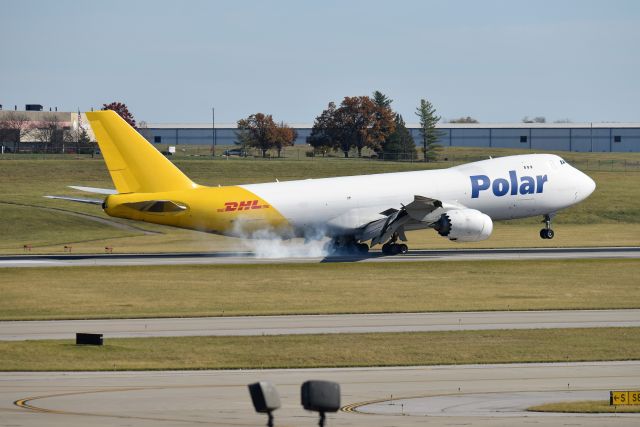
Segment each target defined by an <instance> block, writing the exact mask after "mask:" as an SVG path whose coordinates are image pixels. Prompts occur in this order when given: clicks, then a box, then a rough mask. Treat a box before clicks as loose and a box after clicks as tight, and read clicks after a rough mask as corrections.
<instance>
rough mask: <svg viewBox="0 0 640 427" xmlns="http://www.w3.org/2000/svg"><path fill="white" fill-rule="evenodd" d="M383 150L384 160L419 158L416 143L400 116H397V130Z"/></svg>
mask: <svg viewBox="0 0 640 427" xmlns="http://www.w3.org/2000/svg"><path fill="white" fill-rule="evenodd" d="M382 149H383V153H384V160H414V159H416V158H417V157H418V153H417V152H416V144H415V141H414V140H413V137H412V136H411V133H410V132H409V129H407V126H406V124H405V122H404V120H403V118H402V116H401V115H400V114H396V117H395V130H394V131H393V133H391V135H389V137H388V138H387V140H386V141H385V143H384V145H383V147H382Z"/></svg>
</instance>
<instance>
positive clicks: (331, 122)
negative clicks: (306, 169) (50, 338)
mask: <svg viewBox="0 0 640 427" xmlns="http://www.w3.org/2000/svg"><path fill="white" fill-rule="evenodd" d="M394 129H395V123H394V121H393V112H392V111H391V108H389V107H386V108H383V107H380V106H378V105H376V103H375V102H374V101H372V100H371V98H369V97H368V96H354V97H348V96H347V97H345V98H344V99H343V100H342V103H341V104H340V107H338V108H335V104H333V103H330V104H329V107H328V108H327V109H326V110H324V111H323V112H322V114H321V115H320V116H318V117H316V120H315V122H314V126H313V129H312V131H311V136H310V137H309V138H308V140H307V141H308V142H309V143H310V144H311V145H313V146H314V147H317V146H322V145H327V146H330V147H331V148H333V149H335V150H341V151H342V152H343V153H344V156H345V157H349V151H350V150H351V149H352V148H355V149H357V151H358V156H359V157H360V156H362V149H363V148H364V147H368V148H370V149H372V150H374V151H376V152H380V151H381V149H382V143H383V142H384V140H385V138H386V137H387V136H388V135H389V134H390V133H391V132H393V130H394Z"/></svg>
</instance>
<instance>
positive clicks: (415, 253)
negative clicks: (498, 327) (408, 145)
mask: <svg viewBox="0 0 640 427" xmlns="http://www.w3.org/2000/svg"><path fill="white" fill-rule="evenodd" d="M596 258H640V246H632V247H581V248H515V249H513V248H509V249H452V250H410V251H409V253H407V254H404V255H395V256H385V255H383V254H382V253H381V252H377V251H374V252H371V253H369V254H366V255H357V256H330V257H299V258H298V257H291V256H286V257H264V258H263V257H258V256H256V255H255V254H254V253H252V252H199V253H195V252H193V253H159V254H93V255H82V254H64V255H11V256H0V267H65V266H76V267H81V266H113V265H180V264H260V263H270V264H282V263H293V262H389V261H393V262H407V261H443V260H446V261H465V260H532V259H596Z"/></svg>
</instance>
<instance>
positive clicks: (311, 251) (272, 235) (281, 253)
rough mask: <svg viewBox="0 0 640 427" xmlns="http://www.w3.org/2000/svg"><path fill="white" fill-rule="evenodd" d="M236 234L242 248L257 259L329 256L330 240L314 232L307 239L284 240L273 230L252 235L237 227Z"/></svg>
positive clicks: (264, 230)
mask: <svg viewBox="0 0 640 427" xmlns="http://www.w3.org/2000/svg"><path fill="white" fill-rule="evenodd" d="M234 234H235V235H237V236H239V237H240V239H241V243H242V246H243V247H244V248H245V249H246V250H248V251H251V252H253V254H254V256H255V257H256V258H265V259H278V258H324V257H326V256H328V255H329V251H328V243H329V241H330V239H329V238H328V237H325V235H324V233H322V232H320V231H319V230H314V231H313V233H312V235H311V236H308V237H307V238H306V239H302V238H294V239H284V238H283V237H282V235H280V234H278V233H276V232H275V231H273V230H268V229H263V230H257V231H254V232H251V233H248V232H246V231H243V230H242V226H240V225H237V226H236V227H235V229H234Z"/></svg>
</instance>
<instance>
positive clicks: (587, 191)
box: [578, 172, 596, 200]
mask: <svg viewBox="0 0 640 427" xmlns="http://www.w3.org/2000/svg"><path fill="white" fill-rule="evenodd" d="M579 174H580V179H579V180H578V194H579V195H580V196H581V197H580V198H581V199H582V200H584V199H586V198H587V197H589V196H590V195H591V193H593V192H594V191H595V189H596V182H595V181H594V180H593V179H591V177H590V176H589V175H587V174H584V173H582V172H579Z"/></svg>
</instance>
